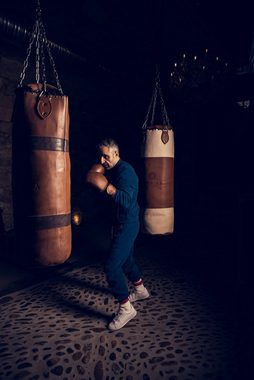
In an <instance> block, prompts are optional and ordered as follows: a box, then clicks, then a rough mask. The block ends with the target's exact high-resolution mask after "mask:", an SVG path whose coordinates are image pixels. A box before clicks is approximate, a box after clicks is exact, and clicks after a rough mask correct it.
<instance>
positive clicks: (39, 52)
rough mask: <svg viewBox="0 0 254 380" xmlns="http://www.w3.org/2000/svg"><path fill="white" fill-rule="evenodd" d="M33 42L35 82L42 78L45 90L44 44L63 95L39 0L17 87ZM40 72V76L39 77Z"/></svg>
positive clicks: (22, 77)
mask: <svg viewBox="0 0 254 380" xmlns="http://www.w3.org/2000/svg"><path fill="white" fill-rule="evenodd" d="M34 42H35V49H36V52H35V78H36V83H37V84H38V83H40V79H42V81H43V85H44V91H46V67H45V55H44V46H46V48H47V52H48V55H49V61H50V63H51V65H52V68H53V72H54V76H55V79H56V84H57V88H58V90H59V92H60V93H61V95H63V90H62V87H61V85H60V81H59V77H58V73H57V71H56V67H55V62H54V59H53V56H52V54H51V50H50V46H49V41H48V39H47V37H46V31H45V28H44V25H43V22H42V18H41V7H40V0H37V7H36V21H35V24H34V26H33V31H32V34H31V37H30V41H29V46H28V49H27V57H26V59H25V61H24V67H23V70H22V73H21V75H20V83H19V85H18V86H19V87H22V85H23V81H24V78H25V72H26V70H27V67H28V61H29V57H30V55H31V51H32V46H33V44H34ZM41 70H42V73H40V71H41ZM40 74H41V78H40Z"/></svg>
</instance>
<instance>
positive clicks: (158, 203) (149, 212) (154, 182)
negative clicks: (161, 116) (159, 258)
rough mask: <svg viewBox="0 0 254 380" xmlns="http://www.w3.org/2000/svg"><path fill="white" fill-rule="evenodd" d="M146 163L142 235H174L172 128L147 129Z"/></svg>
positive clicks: (144, 157) (144, 149) (144, 148)
mask: <svg viewBox="0 0 254 380" xmlns="http://www.w3.org/2000/svg"><path fill="white" fill-rule="evenodd" d="M143 159H144V171H145V173H144V177H145V178H144V180H145V200H144V201H145V202H144V206H145V207H144V209H143V217H142V222H143V226H142V227H143V232H145V233H148V234H151V235H165V234H171V233H173V231H174V183H173V178H174V134H173V130H172V129H171V127H167V126H165V125H152V126H149V127H146V130H145V139H144V145H143Z"/></svg>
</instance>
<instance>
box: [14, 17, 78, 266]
mask: <svg viewBox="0 0 254 380" xmlns="http://www.w3.org/2000/svg"><path fill="white" fill-rule="evenodd" d="M37 25H39V26H40V27H41V28H42V25H41V24H38V22H37ZM43 30H44V29H43ZM35 32H36V31H35ZM39 32H41V30H38V31H37V33H39ZM37 37H38V36H37ZM41 37H42V36H41V35H39V38H37V41H38V39H41ZM43 37H44V41H45V32H44V33H43ZM32 42H33V40H31V41H30V51H31V46H32ZM37 58H38V57H37ZM40 59H41V57H40ZM26 62H28V59H27V60H26ZM43 63H44V62H43ZM37 66H38V65H37ZM41 66H42V67H43V66H44V65H41ZM25 69H26V67H25ZM36 77H37V78H36V79H38V80H39V73H38V72H36ZM21 78H22V80H21V83H20V86H19V88H18V90H17V91H16V102H15V108H14V115H13V206H14V228H15V237H16V243H17V244H16V247H17V251H18V253H19V254H20V256H21V257H19V260H20V261H21V262H23V263H25V264H28V263H31V264H32V262H36V263H38V264H40V265H44V266H48V265H56V264H61V263H63V262H64V261H66V259H68V257H69V256H70V254H71V204H70V156H69V111H68V98H67V96H65V95H63V93H62V89H61V86H60V84H59V81H58V77H57V87H54V86H51V85H48V84H47V83H46V80H45V73H44V74H43V79H44V80H43V83H34V84H28V85H25V86H22V81H23V79H24V71H23V73H22V74H21Z"/></svg>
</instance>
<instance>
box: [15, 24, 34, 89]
mask: <svg viewBox="0 0 254 380" xmlns="http://www.w3.org/2000/svg"><path fill="white" fill-rule="evenodd" d="M35 37H36V24H34V26H33V30H32V33H31V36H30V40H29V45H28V48H27V51H26V58H25V60H24V63H23V70H22V72H21V74H20V81H19V84H18V87H22V86H23V81H24V79H25V76H26V70H27V67H28V61H29V58H30V55H31V51H32V46H33V43H34V40H35Z"/></svg>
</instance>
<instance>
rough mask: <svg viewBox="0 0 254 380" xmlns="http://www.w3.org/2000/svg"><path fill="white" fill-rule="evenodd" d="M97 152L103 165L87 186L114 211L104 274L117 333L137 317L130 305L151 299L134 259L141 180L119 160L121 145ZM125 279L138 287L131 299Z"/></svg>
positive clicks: (106, 144)
mask: <svg viewBox="0 0 254 380" xmlns="http://www.w3.org/2000/svg"><path fill="white" fill-rule="evenodd" d="M98 150H99V156H100V165H99V164H96V165H94V166H93V167H92V168H91V169H90V171H89V172H88V174H87V182H88V183H90V184H91V185H93V186H95V187H96V188H98V189H99V190H100V191H103V192H105V193H106V194H107V195H108V196H110V197H111V201H112V206H113V209H114V211H113V212H114V220H115V222H114V226H113V234H112V242H111V249H110V253H109V257H108V260H107V263H106V266H105V272H106V277H107V281H108V284H109V286H110V288H111V290H112V293H113V295H114V296H115V297H116V299H117V300H118V302H119V311H118V313H117V315H116V317H115V318H114V319H113V320H112V322H110V324H109V326H108V327H109V329H110V330H118V329H120V328H121V327H123V326H124V325H125V324H126V323H127V322H129V321H130V320H131V319H132V318H134V317H135V316H136V314H137V312H136V310H135V309H134V307H133V306H132V304H131V302H135V301H137V300H142V299H145V298H148V297H149V293H148V291H147V289H146V288H145V287H144V285H143V280H142V277H141V273H140V270H139V268H138V266H137V264H136V263H135V260H134V257H133V254H134V241H135V239H136V237H137V235H138V231H139V206H138V202H137V196H138V177H137V175H136V173H135V170H134V169H133V167H132V166H131V165H130V164H128V163H127V162H125V161H123V160H122V159H120V155H119V147H118V144H117V143H116V142H115V141H114V140H113V139H104V140H103V141H101V142H100V144H99V145H98ZM105 171H106V174H105ZM104 174H105V175H104ZM125 275H126V276H127V278H128V279H129V280H130V281H131V282H132V283H133V284H134V286H135V291H134V292H132V293H131V294H130V295H129V291H128V287H127V284H126V279H125Z"/></svg>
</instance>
